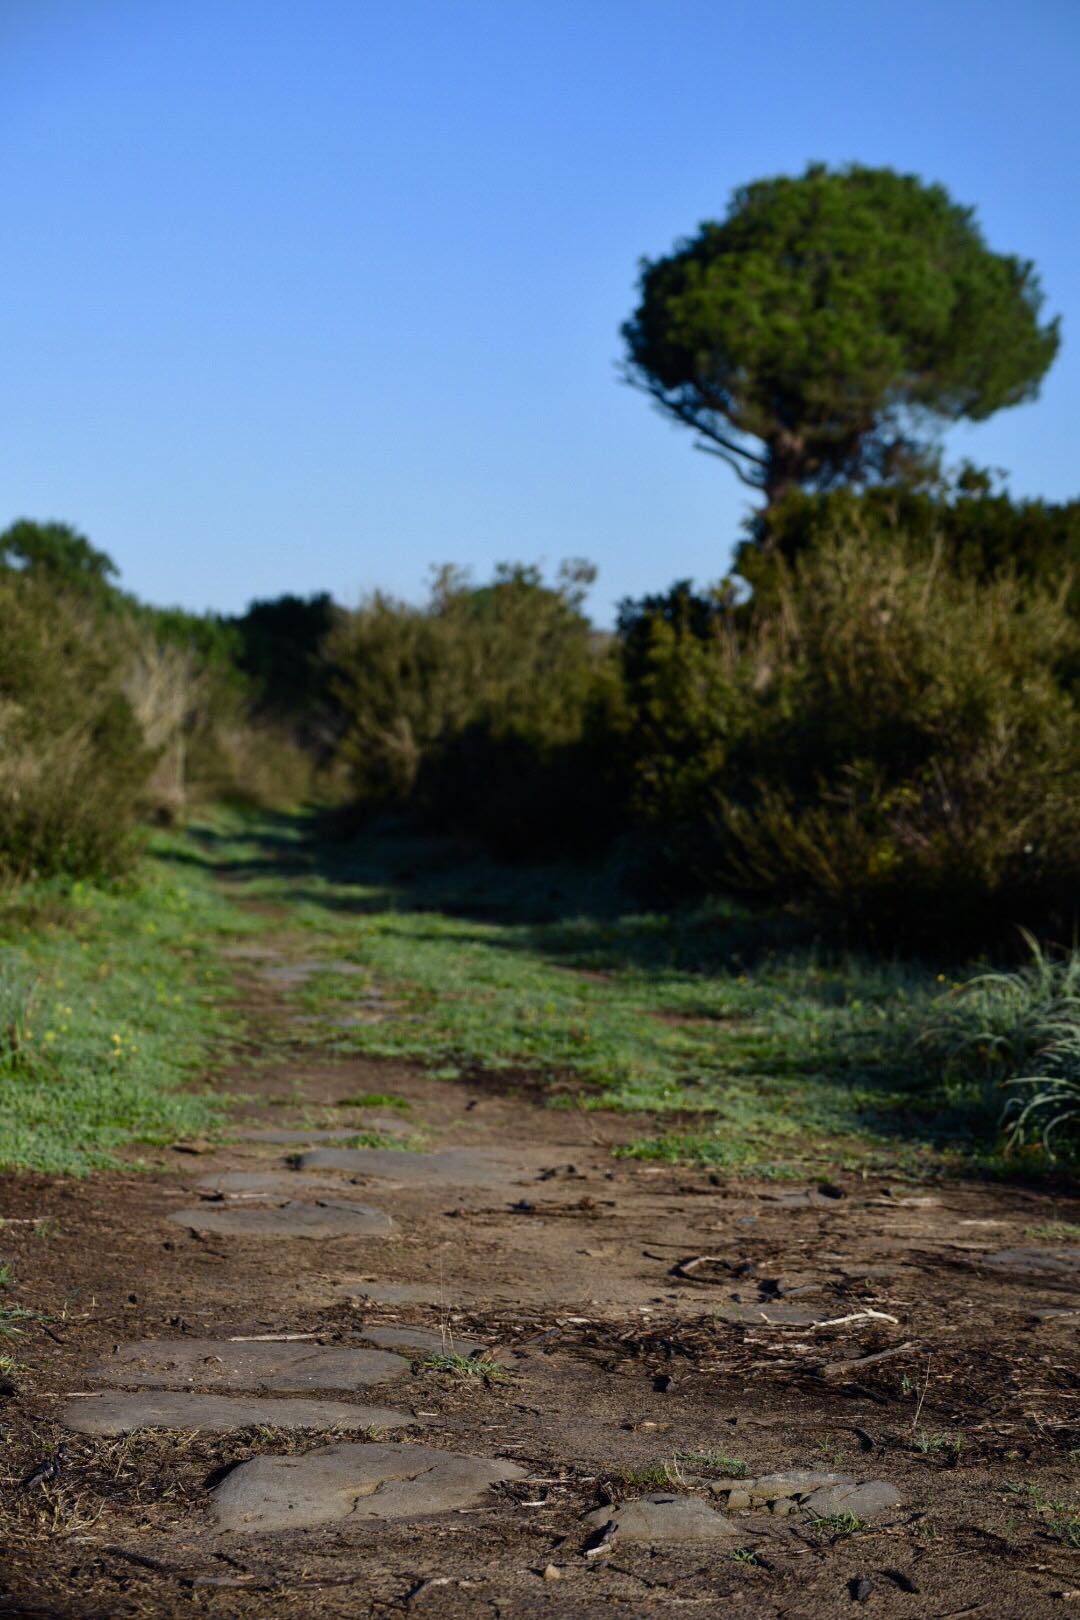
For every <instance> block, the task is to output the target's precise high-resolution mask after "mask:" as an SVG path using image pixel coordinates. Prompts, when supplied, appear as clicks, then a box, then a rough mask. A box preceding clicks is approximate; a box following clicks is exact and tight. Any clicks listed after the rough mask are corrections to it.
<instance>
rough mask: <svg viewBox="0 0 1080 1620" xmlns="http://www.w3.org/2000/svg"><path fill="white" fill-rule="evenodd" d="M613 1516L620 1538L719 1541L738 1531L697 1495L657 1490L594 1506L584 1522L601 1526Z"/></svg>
mask: <svg viewBox="0 0 1080 1620" xmlns="http://www.w3.org/2000/svg"><path fill="white" fill-rule="evenodd" d="M611 1520H614V1522H615V1525H616V1527H617V1530H618V1536H619V1540H620V1541H645V1542H651V1543H654V1544H655V1543H660V1542H668V1541H718V1540H721V1539H725V1538H728V1537H730V1536H734V1535H737V1534H738V1530H737V1529H736V1527H735V1525H733V1524H732V1523H731V1521H730V1520H729V1519H725V1518H724V1516H723V1514H722V1513H717V1511H716V1509H715V1508H711V1507H710V1506H709V1504H708V1503H707V1502H702V1501H701V1500H700V1498H699V1497H696V1496H669V1495H667V1494H666V1493H663V1492H656V1493H655V1494H653V1495H652V1496H641V1497H638V1498H637V1500H636V1501H633V1502H621V1503H620V1504H619V1506H618V1507H611V1508H606V1507H603V1508H597V1509H596V1511H595V1512H594V1513H589V1514H586V1517H585V1523H586V1524H588V1525H591V1526H592V1527H593V1529H596V1530H602V1529H603V1528H604V1526H605V1525H606V1524H608V1523H609V1522H610V1521H611Z"/></svg>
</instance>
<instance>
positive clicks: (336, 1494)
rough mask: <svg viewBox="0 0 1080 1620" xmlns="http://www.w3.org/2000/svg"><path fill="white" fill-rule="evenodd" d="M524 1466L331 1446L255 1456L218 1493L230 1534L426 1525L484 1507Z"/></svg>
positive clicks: (417, 1450)
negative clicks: (437, 1516)
mask: <svg viewBox="0 0 1080 1620" xmlns="http://www.w3.org/2000/svg"><path fill="white" fill-rule="evenodd" d="M524 1472H525V1470H524V1469H523V1468H520V1467H518V1465H517V1464H516V1463H511V1462H503V1461H502V1460H501V1459H500V1460H497V1461H490V1460H489V1459H487V1458H485V1457H459V1456H455V1455H454V1454H453V1453H452V1452H446V1451H432V1450H430V1449H428V1448H427V1447H426V1446H404V1445H394V1444H393V1443H391V1444H388V1445H364V1444H350V1443H348V1442H346V1443H344V1444H342V1445H336V1446H326V1447H324V1448H322V1449H320V1450H318V1451H309V1452H307V1453H306V1455H304V1456H301V1457H253V1458H252V1459H251V1460H250V1462H244V1463H240V1464H239V1466H238V1467H236V1468H234V1469H232V1471H231V1472H230V1473H228V1474H226V1476H225V1478H224V1479H223V1480H222V1481H221V1483H220V1484H219V1485H217V1486H216V1487H215V1489H214V1491H213V1493H212V1497H213V1507H214V1513H215V1516H216V1518H217V1521H218V1524H219V1525H220V1526H221V1528H222V1529H223V1530H235V1531H242V1532H246V1533H248V1534H258V1533H265V1532H267V1531H282V1530H302V1529H305V1528H310V1527H311V1526H313V1525H319V1524H334V1523H337V1522H338V1521H340V1520H341V1519H348V1520H349V1521H350V1522H353V1521H356V1520H362V1519H375V1520H380V1519H420V1518H425V1517H426V1516H427V1515H429V1514H433V1513H452V1512H453V1511H455V1510H456V1509H460V1508H470V1507H476V1506H478V1505H481V1504H482V1503H483V1502H484V1500H485V1498H486V1497H487V1496H488V1493H489V1491H490V1488H491V1486H492V1485H494V1484H496V1483H497V1482H498V1481H499V1480H504V1479H520V1478H521V1477H522V1476H523V1474H524Z"/></svg>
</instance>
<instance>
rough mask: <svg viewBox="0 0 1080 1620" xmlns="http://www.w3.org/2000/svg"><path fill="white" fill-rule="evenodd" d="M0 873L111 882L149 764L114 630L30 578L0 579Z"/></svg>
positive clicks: (10, 575) (125, 850) (127, 854)
mask: <svg viewBox="0 0 1080 1620" xmlns="http://www.w3.org/2000/svg"><path fill="white" fill-rule="evenodd" d="M0 622H2V623H3V635H2V636H0V735H2V738H3V747H2V750H0V875H2V876H3V877H5V878H8V879H10V878H19V877H24V876H27V875H29V874H31V873H37V874H49V873H54V872H66V873H73V874H77V875H93V874H111V873H115V872H117V871H120V870H122V869H123V868H124V867H125V866H126V865H127V864H128V862H129V860H130V858H131V855H132V852H133V847H134V846H133V838H132V834H133V830H134V827H135V823H136V818H137V811H138V805H139V799H140V794H141V792H142V789H143V785H144V783H145V781H146V779H147V777H148V775H149V772H150V770H151V769H152V767H153V764H154V755H153V753H152V752H151V751H150V750H149V749H148V748H147V747H146V746H145V744H144V739H143V736H142V733H141V731H140V728H139V725H138V723H137V721H136V719H135V716H134V714H133V712H132V708H131V705H130V703H129V702H128V700H127V698H126V697H125V695H124V692H123V689H122V688H123V675H124V664H123V659H122V656H121V647H120V644H119V643H118V641H117V639H116V636H115V634H114V632H113V630H112V629H111V628H110V627H109V626H108V625H107V624H106V623H105V622H104V621H103V619H102V617H101V615H100V614H99V613H97V612H96V611H95V610H94V608H93V607H92V606H91V605H90V604H88V603H87V602H86V601H84V600H82V599H80V598H78V597H74V596H71V595H68V594H65V593H64V592H62V591H58V590H57V588H56V586H55V584H54V583H52V582H51V581H49V580H47V579H41V578H39V577H35V576H34V575H33V574H32V573H31V572H29V571H27V572H26V573H23V572H20V571H9V572H6V573H0Z"/></svg>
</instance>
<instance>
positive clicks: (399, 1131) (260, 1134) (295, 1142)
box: [236, 1119, 409, 1147]
mask: <svg viewBox="0 0 1080 1620" xmlns="http://www.w3.org/2000/svg"><path fill="white" fill-rule="evenodd" d="M391 1126H393V1127H394V1134H395V1135H398V1136H405V1135H407V1134H408V1129H409V1128H408V1126H407V1125H403V1124H402V1122H401V1121H400V1120H397V1119H394V1120H383V1119H380V1120H379V1121H378V1123H376V1122H375V1121H374V1120H363V1122H362V1123H361V1121H360V1120H358V1121H357V1122H356V1124H354V1125H351V1126H348V1127H344V1128H342V1129H340V1130H339V1129H338V1128H337V1127H336V1126H335V1128H334V1129H333V1130H314V1129H312V1130H310V1131H306V1130H304V1129H303V1127H302V1126H290V1127H289V1128H288V1129H287V1130H286V1129H281V1130H263V1129H262V1128H260V1129H258V1130H248V1131H237V1132H236V1137H237V1140H238V1141H240V1142H266V1143H268V1144H269V1145H270V1146H271V1147H273V1146H279V1147H292V1146H296V1147H303V1146H304V1144H305V1143H307V1142H350V1141H351V1140H352V1138H353V1137H354V1136H358V1135H359V1134H360V1132H361V1131H371V1130H379V1131H382V1132H384V1133H388V1132H389V1130H390V1127H391Z"/></svg>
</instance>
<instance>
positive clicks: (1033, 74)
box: [0, 0, 1080, 621]
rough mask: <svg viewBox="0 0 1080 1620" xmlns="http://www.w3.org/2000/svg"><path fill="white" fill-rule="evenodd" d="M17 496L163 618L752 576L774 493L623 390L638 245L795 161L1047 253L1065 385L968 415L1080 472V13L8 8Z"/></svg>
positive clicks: (290, 2) (1031, 458) (2, 119)
mask: <svg viewBox="0 0 1080 1620" xmlns="http://www.w3.org/2000/svg"><path fill="white" fill-rule="evenodd" d="M0 62H2V64H3V86H2V91H3V93H2V98H0V130H2V150H3V175H4V194H5V196H6V197H7V209H8V216H7V217H8V235H7V247H6V249H5V251H4V254H3V280H4V287H5V291H4V297H3V299H2V300H0V323H2V335H0V365H2V375H3V398H4V402H5V408H4V412H3V415H4V422H3V431H2V433H0V521H2V522H6V521H8V520H9V519H10V518H13V517H15V516H22V515H25V516H31V517H38V518H50V517H54V518H60V519H63V520H66V521H68V522H71V523H74V524H76V525H77V526H78V527H80V528H81V529H83V530H84V531H85V532H86V533H87V534H89V536H90V537H91V539H92V540H94V541H95V543H97V544H98V545H100V546H102V547H104V548H105V550H107V551H109V552H110V553H111V554H112V555H113V556H114V557H115V558H116V560H117V561H118V563H119V564H120V566H121V568H122V572H123V578H124V582H125V583H126V585H127V586H128V587H129V588H131V589H133V590H135V591H137V592H138V593H139V594H140V595H142V596H144V597H146V598H148V599H150V600H152V601H156V602H160V603H173V602H175V603H180V604H183V605H185V606H188V607H193V608H203V607H215V608H220V609H226V610H234V609H238V608H241V607H242V606H243V605H244V604H245V603H246V602H247V601H248V600H249V598H251V597H253V596H267V595H276V594H278V593H279V592H281V591H285V590H292V591H299V592H309V591H313V590H317V589H323V588H325V589H329V590H331V591H333V592H334V593H335V595H337V596H339V597H341V598H342V599H343V600H351V599H354V598H355V597H356V596H357V595H358V594H359V593H360V592H361V591H362V590H365V589H368V588H370V587H372V586H373V585H376V584H379V585H383V586H385V587H388V588H389V589H391V590H394V591H396V592H398V593H399V594H403V595H407V596H414V597H415V596H418V595H419V594H420V593H421V592H422V590H423V588H424V583H425V579H426V575H427V570H428V568H429V566H430V565H431V564H432V563H435V562H441V561H455V562H459V563H464V564H467V565H470V566H471V567H472V568H473V569H474V571H475V572H476V573H477V574H478V575H483V574H484V573H486V572H487V571H488V570H489V569H490V567H491V566H492V565H493V564H494V563H495V562H497V561H500V560H510V559H514V560H518V559H520V560H526V561H539V560H545V561H546V562H547V563H548V564H549V565H554V564H555V563H557V562H558V560H559V559H560V558H562V557H565V556H585V557H588V558H591V559H592V560H593V561H594V562H595V563H596V564H597V565H598V566H599V568H600V579H599V582H598V585H597V587H596V589H595V591H594V593H593V598H592V607H593V611H594V613H595V615H596V617H597V618H598V619H599V620H601V621H605V620H607V619H608V618H609V616H610V613H611V607H612V604H613V602H615V601H617V600H618V599H619V598H620V597H622V596H623V595H626V594H640V593H641V592H643V591H646V590H655V589H658V588H660V587H662V586H664V585H666V584H668V583H670V582H671V580H672V579H674V578H676V577H682V576H694V577H696V578H698V579H699V580H707V579H711V578H715V577H717V576H718V575H719V574H721V573H722V572H723V570H724V567H725V565H726V562H727V559H728V556H729V553H730V548H731V544H732V541H733V540H734V539H735V538H736V537H737V531H738V524H739V520H740V516H741V515H742V514H743V513H744V512H745V511H746V510H747V492H746V491H744V490H743V489H742V488H741V487H740V486H739V485H737V483H736V482H735V480H734V478H733V476H732V475H731V474H730V473H728V472H727V471H726V470H725V469H724V468H723V467H722V466H721V465H720V464H719V463H717V462H715V461H713V460H712V459H711V458H709V457H706V456H702V455H700V454H698V453H697V452H695V451H694V450H693V449H692V448H691V445H690V436H689V434H688V433H687V432H686V431H685V430H682V429H679V428H677V427H675V426H672V425H668V424H667V423H665V422H664V421H663V420H662V419H661V418H660V417H658V416H657V415H656V414H655V413H654V412H653V411H652V410H651V409H650V407H649V405H648V403H647V401H646V400H645V399H644V398H643V397H642V396H641V395H638V394H636V393H634V392H632V391H631V390H630V389H628V388H626V387H624V386H620V385H619V384H618V383H617V381H616V377H615V363H616V361H617V359H618V356H619V348H620V345H619V340H618V327H619V323H620V322H621V321H622V320H623V319H624V318H625V316H626V315H627V314H628V313H629V311H630V308H631V306H632V303H633V300H634V289H635V280H636V266H637V260H638V258H639V256H640V255H642V254H644V253H648V254H651V255H654V256H655V255H657V254H659V253H662V252H664V251H666V250H667V249H668V248H669V247H670V246H671V244H672V243H673V241H674V240H675V239H676V238H677V237H678V236H680V235H682V234H684V233H687V232H690V231H692V230H694V229H695V228H696V226H697V224H698V223H699V222H700V221H701V220H702V219H704V218H708V217H717V216H718V215H720V214H722V213H723V211H724V209H725V206H726V203H727V200H728V197H729V194H730V192H731V190H732V188H733V187H734V186H735V185H737V184H739V183H740V182H742V181H745V180H750V179H754V178H758V177H760V176H765V175H770V174H777V173H783V172H787V173H791V172H798V171H801V170H802V168H803V167H804V166H805V164H806V163H807V161H808V160H811V159H820V160H822V161H824V162H827V163H830V164H833V163H842V162H845V161H848V160H852V159H855V160H858V161H860V162H863V163H868V164H890V165H893V166H894V167H896V168H900V169H903V170H911V171H915V172H917V173H920V174H922V175H923V176H925V177H926V178H930V179H935V180H940V181H943V182H944V183H945V185H946V186H947V187H948V188H949V189H950V191H951V192H952V194H953V196H954V197H955V198H956V199H957V200H959V201H962V202H965V203H974V204H975V205H976V207H977V209H978V212H979V217H980V220H981V222H982V224H983V227H984V229H985V231H986V234H987V237H988V239H989V242H990V244H991V246H993V247H994V248H997V249H999V250H1001V251H1010V252H1018V253H1021V254H1023V255H1025V256H1028V257H1031V258H1033V259H1034V260H1035V262H1036V264H1037V265H1038V267H1039V269H1040V272H1041V275H1042V280H1043V284H1044V287H1045V289H1046V292H1047V295H1048V308H1049V310H1051V311H1054V312H1060V313H1061V314H1062V315H1063V317H1064V336H1065V341H1064V345H1063V350H1062V353H1061V355H1060V356H1059V358H1058V361H1057V363H1056V365H1055V367H1054V369H1053V371H1052V372H1051V374H1050V377H1049V379H1048V381H1047V383H1046V384H1045V385H1044V388H1043V393H1042V397H1041V399H1040V400H1039V402H1038V403H1036V404H1034V405H1030V406H1026V407H1022V408H1020V409H1017V410H1013V411H1004V412H1002V413H1001V414H1000V415H999V416H998V417H996V418H995V419H993V420H992V421H991V422H990V423H988V424H985V425H983V426H982V427H980V428H977V429H964V430H961V431H958V432H957V433H955V434H954V435H953V436H952V438H951V441H950V447H951V450H952V452H953V454H954V455H956V456H959V455H961V454H964V455H970V456H972V457H973V458H974V459H976V460H978V461H980V462H982V463H986V464H991V465H1001V466H1005V467H1007V468H1009V469H1010V472H1011V474H1012V487H1013V488H1014V489H1015V490H1017V491H1018V492H1020V493H1025V494H1042V495H1047V496H1050V497H1055V498H1065V497H1070V496H1075V495H1077V494H1080V468H1078V465H1077V454H1076V443H1077V424H1078V422H1080V287H1078V281H1077V264H1078V260H1080V206H1078V197H1077V189H1078V182H1077V176H1078V174H1080V139H1078V136H1080V111H1078V109H1080V95H1078V93H1077V64H1078V62H1080V3H1078V0H1027V3H1026V4H1020V0H0Z"/></svg>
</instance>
